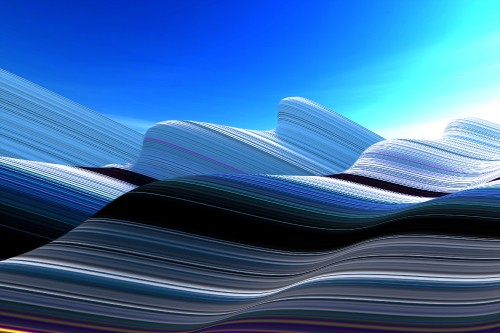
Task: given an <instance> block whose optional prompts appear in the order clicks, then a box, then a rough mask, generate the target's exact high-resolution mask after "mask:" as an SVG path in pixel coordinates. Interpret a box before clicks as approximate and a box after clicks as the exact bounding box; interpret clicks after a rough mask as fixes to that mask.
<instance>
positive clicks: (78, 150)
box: [0, 69, 143, 166]
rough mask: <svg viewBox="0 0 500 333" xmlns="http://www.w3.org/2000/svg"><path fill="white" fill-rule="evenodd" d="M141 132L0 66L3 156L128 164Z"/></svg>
mask: <svg viewBox="0 0 500 333" xmlns="http://www.w3.org/2000/svg"><path fill="white" fill-rule="evenodd" d="M142 139H143V136H142V134H140V133H138V132H135V131H134V130H132V129H130V128H128V127H126V126H124V125H122V124H119V123H117V122H115V121H113V120H111V119H109V118H107V117H105V116H103V115H101V114H99V113H96V112H94V111H92V110H90V109H88V108H86V107H83V106H81V105H79V104H77V103H75V102H73V101H70V100H68V99H66V98H64V97H62V96H60V95H57V94H55V93H53V92H51V91H49V90H47V89H44V88H42V87H40V86H38V85H36V84H34V83H31V82H29V81H27V80H25V79H23V78H20V77H18V76H16V75H14V74H11V73H9V72H7V71H5V70H2V69H0V156H7V157H14V158H20V159H28V160H34V161H40V162H48V163H59V164H65V165H85V166H102V165H105V164H110V163H128V162H131V161H133V160H134V159H135V158H136V157H137V156H138V155H139V152H140V149H141V144H142Z"/></svg>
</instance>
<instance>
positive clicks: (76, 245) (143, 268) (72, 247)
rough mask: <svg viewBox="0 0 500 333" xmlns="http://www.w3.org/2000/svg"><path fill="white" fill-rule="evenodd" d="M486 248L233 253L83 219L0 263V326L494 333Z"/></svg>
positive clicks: (425, 245) (492, 246) (486, 242)
mask: <svg viewBox="0 0 500 333" xmlns="http://www.w3.org/2000/svg"><path fill="white" fill-rule="evenodd" d="M499 258H500V244H499V241H498V240H493V239H477V238H470V237H467V238H464V237H450V236H431V235H425V236H424V235H421V236H417V235H406V236H391V237H381V238H377V239H373V240H369V241H366V242H362V243H358V244H356V245H354V246H350V247H347V248H344V249H341V250H336V251H323V252H300V251H280V250H275V249H268V248H258V247H251V246H242V245H240V244H237V243H234V242H225V241H222V240H217V239H213V238H206V237H202V236H199V235H196V234H191V233H182V232H173V231H171V230H168V229H165V228H159V227H152V226H148V225H145V224H137V223H131V222H127V221H121V220H114V219H102V218H93V219H91V220H89V221H87V222H86V223H84V224H82V225H81V226H79V227H77V228H76V229H74V230H73V231H71V232H70V233H68V234H67V235H65V236H63V237H61V238H59V239H58V240H56V241H54V242H52V243H50V244H48V245H46V246H43V247H41V248H39V249H37V250H34V251H32V252H30V253H27V254H25V255H22V256H19V257H16V258H12V259H8V260H5V261H3V262H0V291H1V293H2V298H1V299H0V309H1V311H0V322H2V325H3V326H4V327H7V328H10V329H20V330H31V331H37V332H72V333H75V332H76V333H78V332H89V331H92V332H96V331H97V332H248V331H252V332H269V331H272V332H283V333H284V332H290V331H293V332H357V333H368V332H387V331H396V332H494V331H495V330H498V329H499V328H500V324H499V322H500V321H499V319H500V314H499V306H500V304H499V301H500V275H499V270H498V266H499V264H500V261H499V260H500V259H499Z"/></svg>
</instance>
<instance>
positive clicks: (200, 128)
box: [123, 97, 382, 179]
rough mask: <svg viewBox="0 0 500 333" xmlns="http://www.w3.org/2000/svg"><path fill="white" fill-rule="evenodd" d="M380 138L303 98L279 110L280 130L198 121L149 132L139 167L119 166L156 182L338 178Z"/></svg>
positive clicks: (282, 104) (169, 124)
mask: <svg viewBox="0 0 500 333" xmlns="http://www.w3.org/2000/svg"><path fill="white" fill-rule="evenodd" d="M380 140H382V138H381V137H380V136H378V135H376V134H375V133H373V132H371V131H369V130H368V129H366V128H364V127H362V126H360V125H358V124H356V123H354V122H352V121H351V120H349V119H347V118H345V117H343V116H341V115H339V114H337V113H335V112H333V111H331V110H329V109H327V108H325V107H323V106H321V105H319V104H317V103H314V102H312V101H309V100H307V99H305V98H300V97H292V98H285V99H283V100H282V101H281V102H280V104H279V110H278V126H277V128H276V129H275V130H271V131H254V130H245V129H240V128H234V127H228V126H222V125H214V124H209V123H202V122H196V121H167V122H162V123H158V124H156V125H155V126H153V127H151V128H150V129H149V130H148V132H147V133H146V137H145V138H144V144H143V149H142V151H141V154H140V156H139V158H138V159H137V161H136V162H135V163H133V164H132V165H131V166H130V165H129V166H123V167H124V168H129V169H131V170H132V171H135V172H138V173H141V174H144V175H148V176H151V177H154V178H157V179H167V178H172V177H177V176H186V175H199V174H222V173H226V174H227V173H229V174H232V173H249V174H285V175H323V174H328V173H334V172H340V171H342V170H344V169H346V168H348V167H349V166H351V165H352V163H353V162H354V161H355V160H356V159H357V158H358V157H359V155H360V154H361V153H362V152H363V150H365V149H366V148H367V147H368V146H370V145H371V144H373V143H375V142H378V141H380Z"/></svg>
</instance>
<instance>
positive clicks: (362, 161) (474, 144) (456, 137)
mask: <svg viewBox="0 0 500 333" xmlns="http://www.w3.org/2000/svg"><path fill="white" fill-rule="evenodd" d="M344 174H347V175H355V176H361V177H366V178H371V179H376V180H381V181H386V182H389V183H393V184H397V185H402V186H406V187H411V188H415V189H420V190H424V191H431V192H439V193H444V194H446V193H453V192H456V191H460V190H464V189H467V188H473V187H475V186H478V185H481V184H483V183H486V182H488V181H491V180H495V179H497V178H499V177H500V125H498V124H494V123H491V122H488V121H486V120H481V119H476V118H467V119H458V120H455V121H453V122H451V123H450V124H449V125H448V127H447V128H446V130H445V133H444V135H443V137H442V139H440V140H409V139H397V140H385V141H381V142H378V143H376V144H374V145H372V146H371V147H370V148H368V149H367V150H366V151H365V152H364V153H363V154H362V155H361V157H360V158H359V159H358V160H357V161H356V163H354V165H353V166H352V167H351V168H349V169H348V170H346V171H345V172H344Z"/></svg>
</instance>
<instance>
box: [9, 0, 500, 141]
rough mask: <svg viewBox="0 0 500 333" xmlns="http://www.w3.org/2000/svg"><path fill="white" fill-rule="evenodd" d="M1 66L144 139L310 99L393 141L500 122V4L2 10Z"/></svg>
mask: <svg viewBox="0 0 500 333" xmlns="http://www.w3.org/2000/svg"><path fill="white" fill-rule="evenodd" d="M0 12H1V13H2V19H1V20H0V45H2V46H1V48H0V50H1V52H0V67H2V68H3V69H5V70H7V71H9V72H12V73H14V74H17V75H19V76H21V77H24V78H26V79H28V80H30V81H32V82H35V83H37V84H39V85H41V86H43V87H46V88H48V89H50V90H53V91H55V92H57V93H59V94H61V95H63V96H65V97H68V98H70V99H72V100H74V101H76V102H78V103H80V104H83V105H85V106H87V107H90V108H92V109H94V110H96V111H98V112H100V113H103V114H106V115H109V116H111V117H113V118H115V119H117V120H120V121H122V122H124V123H126V124H128V125H132V126H133V127H135V128H137V129H139V130H142V131H144V130H145V129H146V128H147V127H148V126H149V125H151V124H153V123H155V122H159V121H163V120H169V119H183V120H199V121H205V122H212V123H219V124H224V125H230V126H236V127H244V128H251V129H271V128H273V127H275V125H276V118H277V112H276V111H277V104H278V102H279V101H280V100H281V99H282V98H285V97H289V96H302V97H306V98H309V99H312V100H314V101H316V102H318V103H320V104H323V105H325V106H327V107H329V108H331V109H333V110H335V111H337V112H339V113H341V114H343V115H345V116H347V117H349V118H351V119H353V120H355V121H357V122H359V123H361V124H362V125H364V126H367V127H369V128H370V129H372V130H375V131H377V132H379V133H380V134H382V135H385V136H386V137H397V136H411V135H413V136H428V137H431V136H434V135H436V133H439V132H441V131H442V130H443V128H444V126H445V124H446V122H447V121H448V120H450V119H453V118H456V117H460V116H468V115H476V116H479V117H482V118H488V119H490V120H494V121H498V122H499V123H500V97H499V96H500V1H498V0H492V1H489V0H477V1H474V0H469V1H460V0H452V1H439V0H433V1H422V0H419V1H417V0H405V1H403V0H401V1H377V0H372V1H359V0H357V1H356V0H353V1H335V0H327V1H314V0H309V1H293V0H288V1H271V0H269V1H255V0H254V1H243V0H240V1H209V0H206V1H193V0H186V1H168V0H164V1H139V0H137V1H124V0H121V1H109V0H108V1H90V0H88V1H57V0H50V1H48V0H47V1H26V0H16V1H0Z"/></svg>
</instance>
